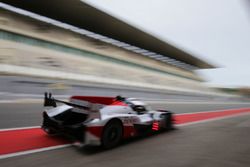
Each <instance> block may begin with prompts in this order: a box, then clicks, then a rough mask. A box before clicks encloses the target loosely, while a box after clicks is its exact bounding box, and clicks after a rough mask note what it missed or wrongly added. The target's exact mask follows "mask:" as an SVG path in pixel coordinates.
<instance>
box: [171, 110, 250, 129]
mask: <svg viewBox="0 0 250 167" xmlns="http://www.w3.org/2000/svg"><path fill="white" fill-rule="evenodd" d="M245 115H250V113H249V112H248V113H238V114H234V115H228V116H222V117H219V118H218V117H217V118H209V119H206V120H200V121H194V122H189V123H183V124H177V125H174V126H176V127H182V126H189V125H195V124H199V123H207V122H212V121H218V120H223V119H228V118H234V117H238V116H245Z"/></svg>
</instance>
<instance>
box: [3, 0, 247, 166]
mask: <svg viewBox="0 0 250 167" xmlns="http://www.w3.org/2000/svg"><path fill="white" fill-rule="evenodd" d="M249 17H250V3H249V0H188V1H187V0H126V1H124V0H123V1H122V0H0V164H1V165H0V166H6V167H8V166H11V167H14V166H17V167H19V166H36V167H38V166H45V165H46V167H49V166H53V167H54V166H74V167H76V166H86V165H87V166H88V167H92V166H98V167H99V166H101V165H102V166H108V167H112V166H120V167H123V166H130V167H132V166H136V167H139V166H143V167H146V166H150V167H151V166H156V165H157V166H166V165H168V166H178V167H180V166H184V167H186V166H212V167H222V166H227V167H228V166H240V167H243V166H245V167H249V164H250V144H249V138H250V133H249V129H250V117H249V111H250V108H249V107H250V103H249V102H250V87H249V86H250V73H249V71H250V66H249V62H250V46H249V44H250V23H249ZM46 91H49V92H52V93H53V95H54V97H55V98H58V99H60V100H67V99H68V98H69V97H70V96H72V95H83V96H117V95H122V96H125V97H137V98H140V99H142V100H143V101H145V102H146V103H147V104H149V105H150V106H151V107H152V108H153V109H164V110H169V111H171V112H173V113H174V114H175V115H174V118H176V117H175V116H176V115H177V118H178V116H180V117H181V116H183V117H182V118H183V120H186V119H187V120H189V119H190V120H191V121H190V122H188V121H187V122H185V121H184V124H178V125H177V128H176V130H174V131H170V132H167V133H161V134H159V135H152V136H150V137H146V138H143V139H141V138H140V139H139V140H137V139H136V140H131V141H132V142H131V141H125V142H124V143H122V145H121V146H119V147H117V148H116V149H112V150H108V151H97V152H96V151H91V152H88V151H86V150H84V149H79V148H77V147H75V146H74V147H71V146H72V144H70V145H68V144H66V146H65V142H63V144H64V145H62V143H61V142H62V141H61V139H59V138H56V137H55V138H53V137H49V136H47V135H45V133H44V132H43V131H42V130H41V128H40V126H41V124H42V118H43V117H42V113H43V111H44V110H46V108H45V107H43V96H44V92H46ZM197 112H198V113H197ZM247 114H248V115H247ZM142 116H144V115H142ZM236 116H237V117H236ZM201 118H202V119H201ZM225 118H227V119H225ZM212 120H216V121H212ZM193 121H195V122H193ZM196 121H198V122H196ZM199 121H202V122H199ZM176 122H177V123H178V120H177V121H176V119H175V123H176ZM99 128H100V127H99ZM99 128H98V129H99ZM60 141H61V142H60ZM58 142H59V144H58ZM66 143H68V141H67V142H66ZM78 144H79V143H78ZM59 148H60V149H59ZM5 150H7V152H4V151H5ZM225 150H226V151H225ZM42 151H43V152H42ZM25 154H28V155H25ZM20 155H21V156H20ZM12 156H14V157H12ZM10 157H11V158H10Z"/></svg>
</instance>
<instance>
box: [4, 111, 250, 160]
mask: <svg viewBox="0 0 250 167" xmlns="http://www.w3.org/2000/svg"><path fill="white" fill-rule="evenodd" d="M243 113H250V108H240V109H231V110H219V111H210V112H209V111H208V112H196V113H186V114H185V113H184V114H177V115H175V117H174V120H175V123H176V124H185V123H191V122H197V121H203V120H204V121H205V120H209V119H216V118H223V117H226V116H233V115H237V114H243ZM0 138H1V141H0V148H1V150H0V158H1V156H5V155H6V154H11V153H16V152H22V151H28V150H35V149H40V148H47V147H52V146H60V145H65V144H69V143H70V142H69V141H67V140H64V139H62V138H58V137H49V136H48V135H46V134H45V132H43V130H41V129H40V128H31V129H21V130H7V131H0ZM17 155H18V154H17Z"/></svg>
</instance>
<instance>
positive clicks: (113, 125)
mask: <svg viewBox="0 0 250 167" xmlns="http://www.w3.org/2000/svg"><path fill="white" fill-rule="evenodd" d="M122 135H123V127H122V123H121V122H120V121H119V120H112V121H110V122H108V124H107V125H106V126H105V127H104V130H103V134H102V146H103V148H105V149H110V148H113V147H115V146H117V145H118V144H119V143H120V141H121V140H122Z"/></svg>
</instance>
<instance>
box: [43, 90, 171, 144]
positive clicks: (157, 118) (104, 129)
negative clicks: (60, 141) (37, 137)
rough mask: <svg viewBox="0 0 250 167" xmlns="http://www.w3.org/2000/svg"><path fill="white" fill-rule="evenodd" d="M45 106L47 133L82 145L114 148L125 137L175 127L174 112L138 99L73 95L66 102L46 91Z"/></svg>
mask: <svg viewBox="0 0 250 167" xmlns="http://www.w3.org/2000/svg"><path fill="white" fill-rule="evenodd" d="M58 103H61V105H59V106H58ZM44 106H45V111H44V112H43V124H42V128H43V129H44V130H45V132H47V133H48V134H50V135H55V134H62V135H66V136H69V137H72V138H74V139H76V140H78V141H79V142H81V143H82V144H83V145H100V146H103V147H104V148H112V147H115V146H116V145H118V144H119V143H120V141H121V140H123V139H126V138H130V137H134V136H138V135H142V134H145V133H149V132H154V131H158V130H164V129H171V128H172V113H171V112H169V111H166V110H152V109H151V108H150V107H149V106H148V105H147V104H146V103H144V102H142V101H140V100H138V99H135V98H125V97H121V96H117V97H93V96H72V97H71V98H70V101H69V102H65V101H61V100H57V99H54V98H53V97H52V96H51V94H47V93H45V100H44Z"/></svg>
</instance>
